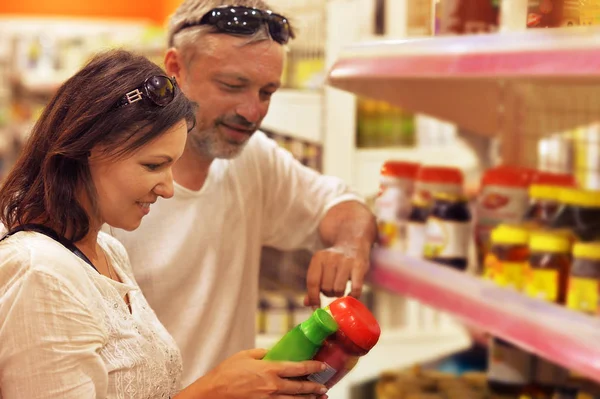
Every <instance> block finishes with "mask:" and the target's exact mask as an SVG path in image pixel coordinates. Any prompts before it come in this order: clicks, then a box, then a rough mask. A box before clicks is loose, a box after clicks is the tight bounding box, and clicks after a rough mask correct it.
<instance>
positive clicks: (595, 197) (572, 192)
mask: <svg viewBox="0 0 600 399" xmlns="http://www.w3.org/2000/svg"><path fill="white" fill-rule="evenodd" d="M560 202H562V203H563V204H567V205H575V206H581V207H585V208H600V191H592V190H581V189H576V188H564V189H562V190H561V191H560Z"/></svg>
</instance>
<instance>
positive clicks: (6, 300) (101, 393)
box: [0, 251, 108, 399]
mask: <svg viewBox="0 0 600 399" xmlns="http://www.w3.org/2000/svg"><path fill="white" fill-rule="evenodd" d="M2 253H3V251H0V254H2ZM104 340H105V337H104V335H103V333H102V331H101V329H100V328H99V327H98V322H97V319H96V318H95V317H94V316H93V314H92V309H89V308H88V307H87V306H85V304H84V303H83V301H82V300H81V298H80V297H78V294H76V292H75V290H74V289H72V287H70V286H69V285H67V284H65V283H64V282H63V281H61V280H60V279H59V278H58V277H56V276H54V275H50V274H47V273H45V272H43V271H39V270H34V269H31V268H27V267H22V268H18V267H16V266H15V265H14V264H10V262H7V261H6V259H2V260H1V261H0V342H1V343H2V344H1V345H0V390H1V393H2V394H1V395H0V396H2V397H3V399H25V398H26V399H46V398H48V399H50V398H59V397H60V398H66V399H70V398H73V399H86V398H90V399H91V398H105V397H106V396H107V384H108V371H107V370H106V367H105V364H104V362H103V360H102V359H101V357H100V355H99V354H98V349H99V348H100V347H101V346H102V344H103V342H104Z"/></svg>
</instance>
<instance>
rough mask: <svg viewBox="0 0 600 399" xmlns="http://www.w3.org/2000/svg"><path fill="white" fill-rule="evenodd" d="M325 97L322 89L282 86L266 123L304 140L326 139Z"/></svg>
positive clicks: (276, 129)
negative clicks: (285, 87) (324, 128)
mask: <svg viewBox="0 0 600 399" xmlns="http://www.w3.org/2000/svg"><path fill="white" fill-rule="evenodd" d="M322 110H323V96H322V94H321V92H318V91H302V90H287V89H282V90H279V91H277V92H276V93H275V94H274V95H273V97H272V98H271V105H270V106H269V112H268V113H267V116H266V117H265V119H264V120H263V122H262V126H264V127H265V128H267V129H270V130H273V131H275V132H276V133H280V134H284V135H289V136H292V137H294V138H297V139H300V140H306V141H310V142H313V143H321V142H322V140H323V135H322V130H323V126H322V124H323V120H322V113H323V111H322Z"/></svg>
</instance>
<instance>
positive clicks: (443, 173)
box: [417, 166, 463, 185]
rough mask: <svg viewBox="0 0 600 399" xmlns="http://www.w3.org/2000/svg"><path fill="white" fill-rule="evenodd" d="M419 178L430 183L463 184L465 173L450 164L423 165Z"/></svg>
mask: <svg viewBox="0 0 600 399" xmlns="http://www.w3.org/2000/svg"><path fill="white" fill-rule="evenodd" d="M417 180H419V181H422V182H429V183H445V184H458V185H462V184H463V174H462V172H461V171H460V169H458V168H453V167H450V166H421V167H420V168H419V172H418V173H417Z"/></svg>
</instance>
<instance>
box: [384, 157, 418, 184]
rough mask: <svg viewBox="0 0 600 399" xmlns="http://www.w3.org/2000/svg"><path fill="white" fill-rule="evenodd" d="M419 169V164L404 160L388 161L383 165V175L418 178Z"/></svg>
mask: <svg viewBox="0 0 600 399" xmlns="http://www.w3.org/2000/svg"><path fill="white" fill-rule="evenodd" d="M418 171H419V164H418V163H414V162H404V161H387V162H385V163H384V164H383V166H382V167H381V175H382V176H395V177H404V178H407V179H412V180H414V179H416V177H417V172H418Z"/></svg>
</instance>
